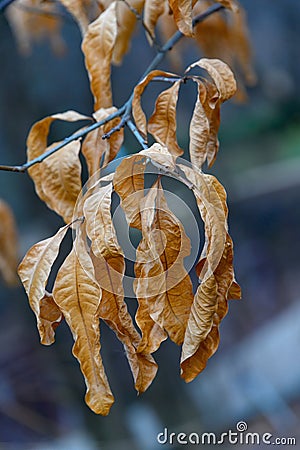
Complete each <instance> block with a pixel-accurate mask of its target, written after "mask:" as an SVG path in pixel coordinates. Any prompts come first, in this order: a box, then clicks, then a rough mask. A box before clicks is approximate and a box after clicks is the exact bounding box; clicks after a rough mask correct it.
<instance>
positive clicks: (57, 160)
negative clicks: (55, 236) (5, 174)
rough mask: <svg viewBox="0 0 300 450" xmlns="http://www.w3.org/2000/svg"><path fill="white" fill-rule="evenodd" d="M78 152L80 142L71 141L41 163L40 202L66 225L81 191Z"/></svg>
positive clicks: (71, 216)
mask: <svg viewBox="0 0 300 450" xmlns="http://www.w3.org/2000/svg"><path fill="white" fill-rule="evenodd" d="M79 151H80V141H72V142H70V143H69V144H67V145H66V146H65V147H63V148H62V149H61V150H59V151H58V152H56V153H54V154H53V155H51V156H49V157H48V158H47V159H45V161H43V163H42V164H43V167H42V170H43V177H42V179H41V185H42V191H43V194H44V196H43V198H42V200H44V202H45V203H46V204H47V206H48V207H49V208H51V209H53V210H54V211H55V212H56V213H57V214H59V215H60V216H62V218H63V219H64V221H65V222H66V223H69V222H71V221H72V218H73V212H74V208H75V205H76V201H77V197H78V195H79V194H80V191H81V164H80V161H79Z"/></svg>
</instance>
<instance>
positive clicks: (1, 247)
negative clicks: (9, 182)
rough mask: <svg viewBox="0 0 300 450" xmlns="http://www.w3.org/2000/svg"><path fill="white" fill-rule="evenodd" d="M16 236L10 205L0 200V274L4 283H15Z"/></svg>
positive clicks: (10, 284) (11, 284)
mask: <svg viewBox="0 0 300 450" xmlns="http://www.w3.org/2000/svg"><path fill="white" fill-rule="evenodd" d="M17 241H18V238H17V230H16V223H15V219H14V216H13V212H12V210H11V209H10V207H9V206H8V205H7V204H6V203H5V202H4V201H3V200H0V274H1V276H2V277H3V279H4V281H5V283H7V284H8V285H9V286H13V285H15V284H16V283H17V260H18V242H17Z"/></svg>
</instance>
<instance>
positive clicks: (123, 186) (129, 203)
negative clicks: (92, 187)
mask: <svg viewBox="0 0 300 450" xmlns="http://www.w3.org/2000/svg"><path fill="white" fill-rule="evenodd" d="M144 172H145V156H143V155H140V154H137V155H133V156H130V157H129V158H125V159H123V160H122V162H121V164H120V165H119V166H118V168H117V169H116V172H115V175H114V181H113V183H114V190H115V192H116V193H117V194H118V195H119V197H120V199H121V207H122V209H123V210H124V211H126V218H127V221H128V224H129V225H130V226H131V227H135V228H139V229H140V228H141V219H140V211H139V202H140V200H141V199H142V198H143V197H144Z"/></svg>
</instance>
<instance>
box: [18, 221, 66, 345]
mask: <svg viewBox="0 0 300 450" xmlns="http://www.w3.org/2000/svg"><path fill="white" fill-rule="evenodd" d="M68 229H69V225H66V226H64V227H62V228H60V229H59V230H58V232H57V233H56V234H55V235H54V236H52V237H50V238H48V239H45V240H43V241H40V242H38V243H37V244H35V245H33V247H31V248H30V249H29V250H28V252H27V253H26V255H25V256H24V258H23V260H22V262H21V264H20V265H19V268H18V274H19V277H20V278H21V281H22V283H23V286H24V288H25V291H26V294H27V296H28V299H29V304H30V307H31V309H32V310H33V312H34V313H35V315H36V319H37V327H38V330H39V333H40V337H41V341H42V343H44V344H46V345H49V344H51V343H52V342H53V341H54V333H52V331H53V330H52V331H51V330H49V328H48V327H49V325H47V329H45V323H44V318H43V317H41V312H42V311H43V304H44V303H45V300H44V297H45V291H46V285H47V282H48V278H49V275H50V272H51V268H52V265H53V263H54V261H55V260H56V258H57V255H58V252H59V247H60V244H61V242H62V240H63V238H64V236H65V234H66V232H67V231H68ZM41 303H42V304H41ZM41 308H42V310H41ZM42 315H43V312H42Z"/></svg>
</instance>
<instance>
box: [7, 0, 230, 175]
mask: <svg viewBox="0 0 300 450" xmlns="http://www.w3.org/2000/svg"><path fill="white" fill-rule="evenodd" d="M12 1H13V0H2V1H1V2H0V11H3V10H4V8H5V7H6V6H8V5H9V4H10V3H12ZM222 9H224V6H222V5H218V4H217V5H212V6H211V7H209V8H208V9H207V10H206V11H204V12H203V13H201V14H199V15H198V16H196V17H194V19H193V22H192V24H193V27H194V26H195V25H197V24H198V23H200V22H202V21H203V20H205V19H206V18H207V17H209V16H210V15H211V14H214V13H216V12H218V11H220V10H222ZM182 37H184V34H183V33H181V31H176V33H174V34H173V36H172V37H171V38H170V39H169V40H168V41H167V42H166V43H165V44H164V45H163V47H161V49H160V50H159V51H158V53H157V55H156V56H155V57H154V58H153V60H152V61H151V63H150V64H149V66H148V67H147V68H146V70H145V71H144V73H143V75H142V76H141V77H140V79H139V81H138V83H140V82H141V81H142V80H143V79H144V78H145V77H146V76H147V75H148V74H149V73H150V72H151V71H152V70H154V69H155V68H156V67H157V66H158V64H159V63H160V62H161V61H162V60H163V59H164V57H165V54H166V53H167V52H168V51H170V50H172V48H173V47H174V46H175V45H176V44H177V42H178V41H179V40H180V39H181V38H182ZM138 83H137V84H138ZM133 95H134V94H133V90H132V93H131V95H130V97H129V99H128V100H127V101H126V102H125V103H124V105H123V106H121V107H120V108H119V109H117V110H116V111H115V112H114V113H112V114H110V115H109V116H107V117H106V118H105V119H103V120H100V122H95V123H93V124H92V125H90V126H89V127H86V128H85V129H83V130H80V131H78V132H76V133H74V134H72V135H71V136H68V137H66V138H65V139H64V140H63V141H61V142H60V143H59V144H57V145H55V146H54V147H52V148H51V149H50V150H48V151H46V152H45V153H43V154H42V155H40V156H39V157H37V158H35V159H32V160H31V161H28V162H26V163H24V164H22V165H21V166H7V165H0V170H4V171H9V172H19V173H24V172H26V171H27V170H28V169H29V168H30V167H32V166H33V165H34V164H38V163H41V162H42V161H44V160H45V159H46V158H48V157H49V156H51V155H53V153H55V152H57V151H58V150H60V149H61V148H63V147H65V146H66V145H67V144H69V143H70V142H72V141H75V140H77V139H80V138H82V137H84V136H86V135H87V134H88V133H90V132H91V131H93V130H95V129H96V128H99V127H101V126H102V125H104V124H105V123H108V122H110V121H111V120H113V119H114V118H116V117H121V120H120V122H119V124H118V125H117V126H116V127H113V128H112V129H111V130H110V131H109V132H108V133H106V134H105V135H103V136H102V138H103V139H109V138H110V136H111V135H112V134H113V133H115V132H116V131H119V130H120V129H121V128H123V127H124V126H125V125H127V126H128V128H129V129H130V130H131V132H132V133H133V135H134V136H135V138H136V139H137V141H138V142H139V143H140V144H141V146H142V148H144V149H146V148H148V147H147V143H146V142H145V140H144V139H143V137H142V136H141V134H140V133H139V131H138V130H137V128H136V126H135V124H134V121H133V120H132V118H131V110H132V100H133Z"/></svg>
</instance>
